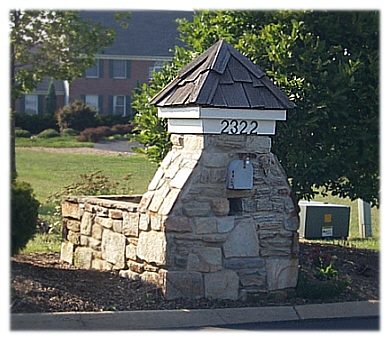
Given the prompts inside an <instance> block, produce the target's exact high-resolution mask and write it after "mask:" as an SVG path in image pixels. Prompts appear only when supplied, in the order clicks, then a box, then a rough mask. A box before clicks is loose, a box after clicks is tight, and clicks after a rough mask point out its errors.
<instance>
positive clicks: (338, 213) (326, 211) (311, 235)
mask: <svg viewBox="0 0 390 341" xmlns="http://www.w3.org/2000/svg"><path fill="white" fill-rule="evenodd" d="M299 207H300V209H301V212H300V213H299V216H300V227H299V237H300V238H305V239H322V238H340V239H346V238H347V237H348V234H349V215H350V207H349V206H346V205H336V204H330V203H323V202H317V201H300V202H299Z"/></svg>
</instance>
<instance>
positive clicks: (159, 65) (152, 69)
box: [149, 61, 164, 80]
mask: <svg viewBox="0 0 390 341" xmlns="http://www.w3.org/2000/svg"><path fill="white" fill-rule="evenodd" d="M163 67H164V62H161V61H159V62H155V63H154V65H153V66H150V67H149V80H150V79H152V77H153V72H155V71H156V72H158V71H160V70H161V69H162V68H163Z"/></svg>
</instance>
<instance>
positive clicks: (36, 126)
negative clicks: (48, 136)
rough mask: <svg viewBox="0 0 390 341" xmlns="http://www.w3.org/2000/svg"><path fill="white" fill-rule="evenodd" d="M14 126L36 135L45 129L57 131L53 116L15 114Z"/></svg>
mask: <svg viewBox="0 0 390 341" xmlns="http://www.w3.org/2000/svg"><path fill="white" fill-rule="evenodd" d="M14 115H15V126H16V127H19V128H20V129H24V130H28V131H29V132H30V133H31V134H38V133H39V132H40V131H42V130H45V129H49V128H51V129H57V122H56V118H55V117H54V115H51V114H44V115H28V114H23V113H15V114H14Z"/></svg>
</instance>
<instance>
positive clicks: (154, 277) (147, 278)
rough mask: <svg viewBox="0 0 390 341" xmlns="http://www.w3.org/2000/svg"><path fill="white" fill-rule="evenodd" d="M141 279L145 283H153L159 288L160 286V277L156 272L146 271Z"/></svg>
mask: <svg viewBox="0 0 390 341" xmlns="http://www.w3.org/2000/svg"><path fill="white" fill-rule="evenodd" d="M140 278H141V280H143V281H144V282H148V283H152V284H155V285H157V286H158V285H159V284H160V276H159V275H158V273H156V272H149V271H145V272H143V273H142V274H141V275H140Z"/></svg>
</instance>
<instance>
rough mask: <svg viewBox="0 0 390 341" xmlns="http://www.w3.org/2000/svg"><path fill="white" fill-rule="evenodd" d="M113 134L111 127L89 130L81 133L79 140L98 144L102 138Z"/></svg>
mask: <svg viewBox="0 0 390 341" xmlns="http://www.w3.org/2000/svg"><path fill="white" fill-rule="evenodd" d="M110 133H111V129H110V127H107V126H101V127H96V128H87V129H85V130H83V131H82V132H81V133H80V136H79V137H78V138H77V140H78V141H80V142H87V141H89V142H98V141H99V140H101V139H102V138H104V137H106V136H109V135H110Z"/></svg>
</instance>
